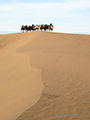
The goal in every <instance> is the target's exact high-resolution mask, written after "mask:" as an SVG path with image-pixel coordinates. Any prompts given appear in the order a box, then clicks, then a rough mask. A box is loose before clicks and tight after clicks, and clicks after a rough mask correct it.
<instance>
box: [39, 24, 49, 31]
mask: <svg viewBox="0 0 90 120" xmlns="http://www.w3.org/2000/svg"><path fill="white" fill-rule="evenodd" d="M42 29H44V30H45V31H46V30H47V29H48V25H47V24H45V25H41V26H40V30H42Z"/></svg>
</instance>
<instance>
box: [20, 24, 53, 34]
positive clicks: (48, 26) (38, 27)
mask: <svg viewBox="0 0 90 120" xmlns="http://www.w3.org/2000/svg"><path fill="white" fill-rule="evenodd" d="M53 28H54V26H53V25H52V23H50V25H47V24H45V25H43V24H42V25H35V26H34V24H32V26H30V25H29V26H27V25H25V26H24V25H22V26H21V31H23V32H24V31H26V32H27V31H31V30H32V31H34V30H39V29H40V30H45V31H46V30H49V31H50V30H51V31H52V30H53Z"/></svg>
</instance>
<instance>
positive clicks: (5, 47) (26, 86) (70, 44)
mask: <svg viewBox="0 0 90 120" xmlns="http://www.w3.org/2000/svg"><path fill="white" fill-rule="evenodd" d="M0 55H1V56H0V66H1V68H0V96H1V98H2V99H1V100H0V105H1V108H0V119H2V120H14V119H15V120H89V119H90V112H89V111H90V74H89V71H90V35H79V34H65V33H53V32H44V31H35V32H29V33H17V34H11V35H0Z"/></svg>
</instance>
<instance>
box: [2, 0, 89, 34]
mask: <svg viewBox="0 0 90 120" xmlns="http://www.w3.org/2000/svg"><path fill="white" fill-rule="evenodd" d="M50 23H53V25H54V30H53V31H54V32H61V33H84V34H90V0H0V34H4V33H13V32H14V33H15V32H20V27H21V25H32V24H50Z"/></svg>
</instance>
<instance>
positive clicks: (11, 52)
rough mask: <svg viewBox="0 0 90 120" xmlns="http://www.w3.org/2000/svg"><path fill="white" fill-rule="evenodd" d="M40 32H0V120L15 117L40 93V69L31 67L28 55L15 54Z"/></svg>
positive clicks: (35, 100) (9, 119) (30, 104)
mask: <svg viewBox="0 0 90 120" xmlns="http://www.w3.org/2000/svg"><path fill="white" fill-rule="evenodd" d="M39 34H40V32H31V33H17V34H9V35H0V120H15V119H16V118H17V117H18V116H19V115H20V114H21V113H22V112H24V111H25V110H27V109H28V108H30V107H31V106H33V105H34V104H35V103H36V102H37V101H38V100H39V98H40V96H41V92H42V90H43V83H42V80H41V70H40V69H34V68H32V67H31V65H30V63H29V61H30V58H29V57H28V56H27V55H24V54H18V53H16V49H17V48H18V47H20V46H22V45H24V44H25V43H27V42H28V41H29V42H30V41H31V40H33V39H34V38H35V37H37V36H38V35H39Z"/></svg>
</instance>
